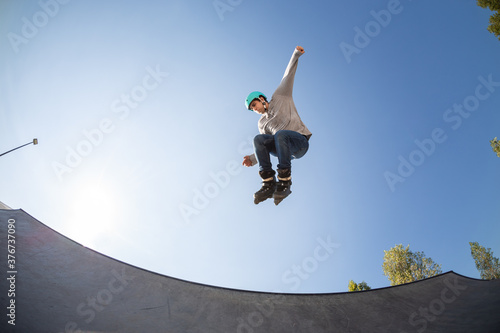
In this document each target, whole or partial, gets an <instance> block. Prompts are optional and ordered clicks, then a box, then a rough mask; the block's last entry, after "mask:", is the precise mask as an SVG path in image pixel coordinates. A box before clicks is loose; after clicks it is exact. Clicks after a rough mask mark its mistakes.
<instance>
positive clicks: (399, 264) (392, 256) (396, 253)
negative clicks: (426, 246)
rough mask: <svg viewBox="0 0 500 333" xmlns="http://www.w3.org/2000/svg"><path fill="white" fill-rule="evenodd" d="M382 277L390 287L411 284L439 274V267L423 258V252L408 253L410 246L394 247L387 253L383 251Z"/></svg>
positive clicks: (429, 259) (430, 260)
mask: <svg viewBox="0 0 500 333" xmlns="http://www.w3.org/2000/svg"><path fill="white" fill-rule="evenodd" d="M382 268H383V269H384V275H385V276H387V278H388V279H389V281H391V286H396V285H398V284H402V283H408V282H413V281H417V280H421V279H425V278H429V277H431V276H434V275H438V274H441V273H442V271H441V265H438V264H436V263H435V262H434V261H432V259H431V258H427V257H425V255H424V253H423V252H415V253H413V252H412V251H410V245H408V246H406V248H403V244H399V245H396V246H394V247H393V248H392V249H390V250H389V251H385V250H384V263H383V264H382Z"/></svg>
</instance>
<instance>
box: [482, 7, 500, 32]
mask: <svg viewBox="0 0 500 333" xmlns="http://www.w3.org/2000/svg"><path fill="white" fill-rule="evenodd" d="M477 5H478V6H480V7H482V8H489V9H490V10H491V11H496V13H494V14H493V15H491V16H490V25H489V26H488V31H489V32H491V33H492V34H494V35H495V36H497V37H498V39H500V0H477Z"/></svg>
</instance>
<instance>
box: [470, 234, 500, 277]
mask: <svg viewBox="0 0 500 333" xmlns="http://www.w3.org/2000/svg"><path fill="white" fill-rule="evenodd" d="M469 245H470V254H471V255H472V258H474V261H475V262H476V268H477V270H478V271H479V273H480V274H481V279H483V280H492V279H499V278H500V262H499V260H498V258H495V257H493V252H491V249H489V248H488V249H486V248H484V247H483V246H481V245H479V244H478V243H477V242H469Z"/></svg>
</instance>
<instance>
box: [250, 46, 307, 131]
mask: <svg viewBox="0 0 500 333" xmlns="http://www.w3.org/2000/svg"><path fill="white" fill-rule="evenodd" d="M301 55H302V53H300V51H298V50H297V49H295V51H294V52H293V54H292V58H291V59H290V62H289V63H288V66H287V68H286V70H285V74H284V75H283V79H281V83H280V85H279V86H278V88H277V89H276V91H275V92H274V94H273V95H272V97H271V100H270V101H269V108H268V111H267V112H266V113H265V114H263V115H262V116H261V117H260V119H259V124H258V126H259V132H260V133H261V134H272V135H274V134H276V132H278V131H279V130H289V131H295V132H298V133H300V134H302V135H304V136H306V137H307V138H308V139H309V138H310V137H311V135H312V133H311V132H310V131H309V129H307V127H306V125H304V123H303V122H302V120H301V119H300V116H299V113H298V112H297V108H296V107H295V103H294V102H293V97H292V93H293V82H294V79H295V72H296V71H297V65H298V62H299V57H300V56H301Z"/></svg>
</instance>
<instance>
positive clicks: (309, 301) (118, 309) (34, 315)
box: [0, 205, 500, 333]
mask: <svg viewBox="0 0 500 333" xmlns="http://www.w3.org/2000/svg"><path fill="white" fill-rule="evenodd" d="M0 234H1V236H0V237H1V239H2V240H3V241H2V244H3V245H2V248H1V251H2V254H1V256H2V258H7V257H8V255H9V254H10V255H11V256H12V257H9V259H12V260H13V261H10V262H9V264H10V265H12V266H9V267H6V265H5V263H6V261H5V259H4V260H3V261H2V263H4V267H3V270H4V277H3V278H2V280H1V281H2V282H1V284H0V286H1V290H2V292H1V297H0V299H1V305H2V308H3V309H4V312H6V314H7V316H5V314H4V316H3V319H2V322H1V324H0V331H1V332H40V333H43V332H47V333H49V332H50V333H53V332H58V333H59V332H99V333H108V332H208V333H215V332H217V333H219V332H238V333H248V332H308V333H310V332H314V333H321V332H475V333H480V332H494V331H497V329H498V327H500V317H499V316H498V313H499V312H500V281H499V280H490V281H485V280H477V279H472V278H468V277H465V276H462V275H459V274H456V273H454V272H453V271H450V272H447V273H444V274H441V275H437V276H435V277H432V278H429V279H425V280H421V281H417V282H413V283H408V284H404V285H399V286H394V287H387V288H380V289H373V290H369V291H361V292H351V293H348V292H341V293H329V294H290V293H287V294H285V293H268V292H254V291H244V290H236V289H227V288H221V287H213V286H209V285H203V284H199V283H193V282H189V281H184V280H180V279H176V278H174V277H169V276H165V275H160V274H156V273H154V272H151V271H147V270H144V269H141V268H137V267H134V266H131V265H128V264H126V263H124V262H121V261H118V260H115V259H113V258H110V257H108V256H106V255H103V254H100V253H98V252H95V251H93V250H91V249H89V248H86V247H84V246H82V245H80V244H78V243H76V242H74V241H72V240H71V239H69V238H67V237H65V236H63V235H61V234H59V233H58V232H56V231H54V230H53V229H51V228H49V227H47V226H46V225H44V224H43V223H41V222H40V221H38V220H37V219H35V218H34V217H32V216H30V215H29V214H28V213H26V212H25V211H23V210H12V209H10V208H9V207H8V206H6V205H2V207H0ZM7 239H10V240H12V241H11V242H9V244H10V245H11V246H10V247H9V246H7V242H5V241H6V240H7ZM13 324H15V325H13Z"/></svg>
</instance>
